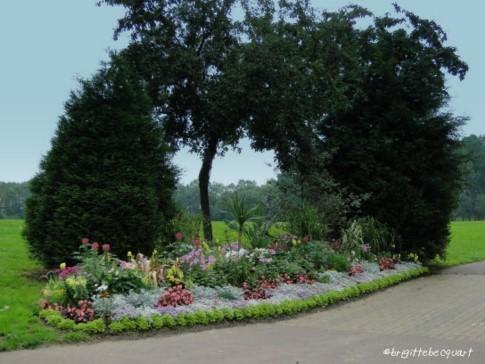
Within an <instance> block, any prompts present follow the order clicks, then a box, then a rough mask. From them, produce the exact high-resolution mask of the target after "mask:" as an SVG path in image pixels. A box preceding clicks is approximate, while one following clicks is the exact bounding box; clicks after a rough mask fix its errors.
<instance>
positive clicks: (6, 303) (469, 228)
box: [0, 220, 485, 351]
mask: <svg viewBox="0 0 485 364" xmlns="http://www.w3.org/2000/svg"><path fill="white" fill-rule="evenodd" d="M22 225H23V222H22V221H21V220H0V351H2V350H12V349H17V348H28V347H34V346H36V345H39V344H41V343H48V342H61V341H75V340H81V339H83V337H82V336H76V335H75V334H68V335H65V336H63V335H62V334H61V333H60V332H58V331H56V330H54V329H51V328H49V327H47V326H44V325H42V323H41V322H40V321H39V319H38V318H37V317H36V316H35V315H34V314H33V312H34V309H35V306H36V302H37V301H38V300H39V298H40V290H41V288H42V286H43V283H42V282H40V281H35V280H33V279H30V278H28V276H29V274H31V273H32V272H35V271H37V270H39V269H40V266H39V264H37V263H36V262H34V261H33V260H32V259H30V258H29V257H28V254H27V246H26V243H25V241H24V240H23V239H22V237H21V231H22ZM451 227H452V241H451V243H450V246H449V248H448V252H447V259H446V260H445V261H444V262H439V264H441V265H445V266H446V265H454V264H461V263H468V262H473V261H479V260H485V221H480V222H476V221H474V222H453V223H452V226H451ZM225 230H226V226H225V223H224V222H221V221H217V222H215V223H214V235H215V236H216V238H217V239H219V240H221V241H224V240H226V238H225V235H226V233H225ZM228 234H229V237H230V239H234V238H235V236H236V235H235V232H234V231H231V230H228Z"/></svg>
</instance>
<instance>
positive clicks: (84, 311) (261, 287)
mask: <svg viewBox="0 0 485 364" xmlns="http://www.w3.org/2000/svg"><path fill="white" fill-rule="evenodd" d="M361 253H362V252H361ZM366 254H367V255H366V256H364V255H363V254H360V255H357V256H356V253H355V251H352V254H351V255H350V254H349V255H345V254H343V252H338V251H334V249H332V248H331V247H330V246H329V245H328V244H326V243H321V242H300V241H296V240H293V241H292V242H291V243H290V244H279V245H278V246H272V247H270V248H267V249H262V248H259V249H250V250H246V249H242V248H241V247H240V246H239V245H238V244H231V245H225V246H217V247H216V246H213V247H209V246H208V245H207V244H205V243H200V242H199V241H196V242H194V244H185V243H181V242H178V243H175V244H173V245H172V246H170V247H169V248H168V249H167V250H166V251H164V252H162V253H161V254H159V253H158V252H156V251H155V252H154V253H153V254H152V256H151V257H150V258H148V257H145V256H143V255H141V254H137V255H136V256H133V255H132V254H131V253H128V256H127V260H120V259H118V258H116V257H115V256H113V255H111V254H110V246H109V245H108V244H103V245H101V244H98V243H97V242H93V243H90V242H89V241H88V240H87V239H83V244H82V246H81V251H80V253H79V255H78V259H79V264H78V265H76V266H75V267H67V266H66V265H65V264H61V267H60V268H61V269H60V270H59V271H58V272H56V274H55V275H53V276H52V277H51V279H50V280H49V283H48V284H47V286H46V288H45V289H44V291H43V294H44V297H45V300H44V301H43V302H42V303H41V305H42V311H41V312H40V317H41V318H43V319H44V320H45V321H46V322H47V323H48V324H50V325H52V326H55V327H57V328H59V329H67V330H74V331H82V332H86V333H91V334H94V333H104V332H110V333H117V332H122V331H127V330H150V329H160V328H172V327H180V326H193V325H206V324H211V323H216V322H221V321H240V320H244V319H259V318H272V317H280V316H285V315H291V314H294V313H298V312H302V311H305V310H309V309H313V308H316V307H325V306H327V305H328V304H331V303H334V302H337V301H341V300H345V299H349V298H352V297H356V296H358V295H360V294H364V293H369V292H372V291H375V290H378V289H381V288H384V287H387V286H389V285H392V284H395V283H397V282H399V281H402V280H406V279H409V278H412V277H416V276H418V275H421V274H423V273H425V272H426V271H427V269H426V268H424V267H422V266H421V265H420V264H418V263H416V262H401V261H399V259H398V257H390V256H387V257H377V256H373V255H371V254H370V253H368V252H366Z"/></svg>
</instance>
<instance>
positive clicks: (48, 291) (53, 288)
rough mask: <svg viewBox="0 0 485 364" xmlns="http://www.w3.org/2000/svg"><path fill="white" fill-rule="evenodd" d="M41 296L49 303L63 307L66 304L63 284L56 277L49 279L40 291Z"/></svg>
mask: <svg viewBox="0 0 485 364" xmlns="http://www.w3.org/2000/svg"><path fill="white" fill-rule="evenodd" d="M42 296H43V298H44V299H46V300H47V301H48V302H50V303H57V304H59V305H64V304H66V303H67V294H66V286H65V282H64V281H62V280H60V279H58V278H57V277H51V278H49V280H48V281H47V284H46V286H45V287H44V288H43V289H42Z"/></svg>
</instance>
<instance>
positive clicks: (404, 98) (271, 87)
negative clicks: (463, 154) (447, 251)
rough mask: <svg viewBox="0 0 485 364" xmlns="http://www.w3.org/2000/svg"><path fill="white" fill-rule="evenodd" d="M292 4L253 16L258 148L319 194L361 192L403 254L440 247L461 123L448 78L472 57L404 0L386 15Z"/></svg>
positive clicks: (454, 184)
mask: <svg viewBox="0 0 485 364" xmlns="http://www.w3.org/2000/svg"><path fill="white" fill-rule="evenodd" d="M283 10H284V13H283V16H281V15H280V16H279V17H278V18H277V19H276V20H273V19H268V18H266V19H264V18H259V19H254V21H253V24H254V25H253V29H254V32H253V33H252V34H251V35H252V37H253V39H254V40H255V41H254V42H253V43H252V44H251V45H250V47H252V48H250V52H251V53H250V54H251V55H252V57H251V58H252V59H253V60H254V66H253V68H252V69H253V73H252V74H251V73H248V79H249V82H248V85H250V84H251V85H253V89H254V91H253V93H252V95H253V96H254V97H253V102H251V103H250V105H252V106H253V111H252V115H251V116H252V117H251V119H250V123H249V132H250V135H251V136H252V137H253V141H254V146H255V147H256V148H258V149H274V150H275V151H276V155H277V158H278V161H279V164H280V166H281V167H282V168H283V169H290V170H291V169H293V170H294V171H296V173H297V174H298V175H299V176H300V178H303V180H304V181H305V180H306V182H305V183H310V184H313V185H312V186H309V187H310V188H309V189H311V190H313V191H317V190H318V189H319V186H318V185H319V183H318V182H317V183H316V184H315V183H313V182H312V180H313V181H318V180H327V181H329V182H330V183H325V184H321V186H332V185H333V186H336V187H337V188H338V189H341V190H342V189H343V190H344V192H345V193H346V194H348V195H353V196H360V197H361V198H363V199H364V202H363V203H362V205H361V207H360V209H359V210H358V211H356V212H358V213H359V214H363V215H372V216H375V217H376V218H378V219H379V220H382V221H383V222H385V223H388V224H389V225H391V226H392V227H393V228H395V229H396V230H397V231H398V233H399V235H400V241H401V243H402V245H401V246H400V247H399V248H400V249H401V250H402V251H403V252H410V251H413V252H418V253H419V254H420V255H421V256H422V257H424V258H432V257H434V256H435V255H436V254H442V253H443V252H444V248H445V246H446V242H447V239H448V234H449V232H448V222H449V219H450V214H451V212H452V209H453V207H454V204H455V199H456V194H457V191H458V186H459V179H460V168H459V165H460V157H459V156H458V153H457V148H458V146H459V141H458V139H457V138H458V130H459V127H460V125H461V123H462V121H463V120H462V119H461V118H459V117H455V116H454V115H452V114H451V113H450V112H449V111H448V110H447V109H446V106H447V102H448V99H449V96H448V93H447V89H446V82H445V81H446V75H447V74H450V75H452V76H458V77H459V78H460V79H463V77H464V76H465V74H466V72H467V69H468V67H467V65H466V64H465V63H464V62H463V61H462V60H461V59H460V58H459V56H458V55H457V54H456V49H455V48H453V47H450V46H448V45H446V34H445V33H444V31H443V30H442V29H441V28H440V27H439V26H438V25H437V24H436V23H435V22H433V21H428V20H424V19H421V18H419V17H418V16H416V15H414V14H412V13H410V12H405V11H402V10H401V9H400V8H399V7H397V6H396V7H395V13H394V15H386V16H384V17H377V16H374V15H373V14H371V13H370V12H369V11H367V10H366V9H363V8H360V7H356V6H352V7H348V8H345V9H343V10H341V11H338V12H323V13H322V15H318V12H316V11H315V10H314V9H312V7H311V6H310V5H309V3H308V1H304V0H302V1H294V2H285V7H284V8H283ZM288 17H289V18H290V21H287V20H286V19H287V18H288ZM369 23H370V25H366V24H369ZM249 76H252V77H251V78H250V77H249ZM248 87H249V86H248ZM275 96H276V97H275ZM318 173H319V174H320V175H321V178H314V177H315V174H318ZM302 186H303V185H302ZM321 191H322V193H321V195H324V192H325V193H326V192H329V191H328V190H327V191H325V190H324V189H321ZM330 192H331V191H330ZM352 215H353V216H355V215H356V214H355V212H350V214H349V217H353V216H352Z"/></svg>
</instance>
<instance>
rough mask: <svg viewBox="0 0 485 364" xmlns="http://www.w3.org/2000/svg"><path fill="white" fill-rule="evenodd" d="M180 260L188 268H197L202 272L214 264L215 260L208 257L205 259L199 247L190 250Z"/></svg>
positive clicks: (210, 256) (212, 257)
mask: <svg viewBox="0 0 485 364" xmlns="http://www.w3.org/2000/svg"><path fill="white" fill-rule="evenodd" d="M180 259H181V261H182V262H183V263H186V264H188V265H189V266H198V267H199V268H200V269H202V270H205V269H207V268H208V267H210V266H212V265H214V263H215V262H216V258H215V257H214V256H212V255H209V256H208V257H206V256H205V253H204V251H203V250H202V248H200V247H196V248H194V249H192V250H191V251H190V252H189V253H187V254H185V255H184V256H182V257H181V258H180Z"/></svg>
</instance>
